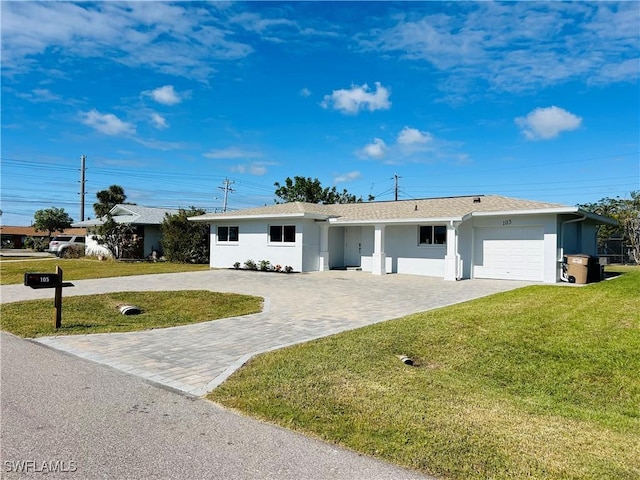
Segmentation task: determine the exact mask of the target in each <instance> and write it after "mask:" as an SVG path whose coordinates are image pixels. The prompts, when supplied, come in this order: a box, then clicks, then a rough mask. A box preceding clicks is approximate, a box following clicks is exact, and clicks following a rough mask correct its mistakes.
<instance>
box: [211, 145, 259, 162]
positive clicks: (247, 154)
mask: <svg viewBox="0 0 640 480" xmlns="http://www.w3.org/2000/svg"><path fill="white" fill-rule="evenodd" d="M203 156H205V157H207V158H211V159H233V158H259V157H261V156H262V154H261V153H260V152H255V151H250V150H243V149H242V148H239V147H228V148H221V149H217V150H210V151H208V152H207V153H205V154H203Z"/></svg>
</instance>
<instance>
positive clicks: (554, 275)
mask: <svg viewBox="0 0 640 480" xmlns="http://www.w3.org/2000/svg"><path fill="white" fill-rule="evenodd" d="M472 223H473V229H474V230H473V235H472V238H470V239H469V238H468V237H466V236H465V237H464V238H461V239H460V243H461V244H462V242H465V248H467V244H466V242H471V257H472V258H471V263H472V269H471V275H472V276H474V272H473V265H474V264H475V262H476V259H475V258H474V257H475V249H474V248H473V243H474V241H475V236H476V229H478V228H495V229H502V228H519V227H541V228H542V230H543V244H544V250H543V260H542V261H543V268H542V278H541V280H542V281H543V282H545V283H556V282H557V280H558V279H559V263H558V251H557V221H556V215H506V216H502V215H501V216H495V217H473V219H472Z"/></svg>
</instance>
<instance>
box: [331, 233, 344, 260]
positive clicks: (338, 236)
mask: <svg viewBox="0 0 640 480" xmlns="http://www.w3.org/2000/svg"><path fill="white" fill-rule="evenodd" d="M344 266H345V264H344V228H341V227H329V268H342V267H344Z"/></svg>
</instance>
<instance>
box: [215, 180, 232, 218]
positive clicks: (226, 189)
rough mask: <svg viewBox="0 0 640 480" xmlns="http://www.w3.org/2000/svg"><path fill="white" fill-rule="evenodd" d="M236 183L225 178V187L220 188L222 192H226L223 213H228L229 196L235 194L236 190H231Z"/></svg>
mask: <svg viewBox="0 0 640 480" xmlns="http://www.w3.org/2000/svg"><path fill="white" fill-rule="evenodd" d="M234 183H236V182H232V181H231V180H229V179H228V178H226V177H225V179H224V186H223V187H218V188H219V189H220V190H222V191H224V201H223V202H222V211H223V212H226V211H227V199H228V196H229V192H231V193H233V192H235V190H234V189H233V188H231V185H233V184H234Z"/></svg>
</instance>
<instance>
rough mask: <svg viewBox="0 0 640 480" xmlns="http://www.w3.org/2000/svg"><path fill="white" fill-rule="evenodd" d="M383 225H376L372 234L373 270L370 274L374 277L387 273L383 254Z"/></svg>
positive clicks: (385, 257)
mask: <svg viewBox="0 0 640 480" xmlns="http://www.w3.org/2000/svg"><path fill="white" fill-rule="evenodd" d="M384 228H385V226H384V225H380V224H378V225H376V226H375V230H374V233H373V270H372V272H371V273H373V274H375V275H384V274H386V273H387V267H386V263H387V262H386V260H387V256H386V254H385V253H384Z"/></svg>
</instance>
